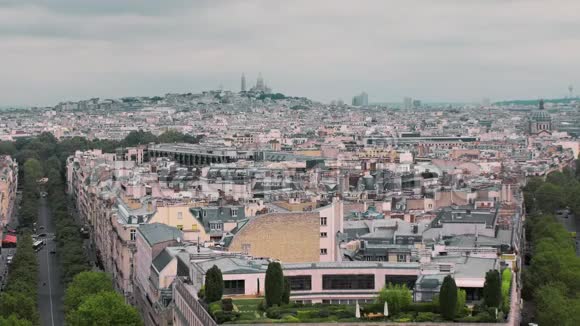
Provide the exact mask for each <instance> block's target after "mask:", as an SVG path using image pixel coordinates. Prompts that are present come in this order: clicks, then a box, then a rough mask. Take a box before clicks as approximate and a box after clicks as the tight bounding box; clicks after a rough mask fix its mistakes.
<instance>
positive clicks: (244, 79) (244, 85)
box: [242, 73, 246, 92]
mask: <svg viewBox="0 0 580 326" xmlns="http://www.w3.org/2000/svg"><path fill="white" fill-rule="evenodd" d="M245 91H246V75H245V74H243V73H242V92H245Z"/></svg>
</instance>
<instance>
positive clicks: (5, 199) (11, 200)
mask: <svg viewBox="0 0 580 326" xmlns="http://www.w3.org/2000/svg"><path fill="white" fill-rule="evenodd" d="M17 188H18V163H17V162H16V161H15V160H14V159H12V157H10V156H8V155H3V156H0V240H1V237H2V232H3V231H4V226H5V225H7V224H8V223H10V222H11V220H12V218H13V216H12V214H13V213H14V205H15V203H16V191H17Z"/></svg>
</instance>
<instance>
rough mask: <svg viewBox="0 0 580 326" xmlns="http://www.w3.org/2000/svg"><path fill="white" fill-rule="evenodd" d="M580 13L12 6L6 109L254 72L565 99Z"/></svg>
mask: <svg viewBox="0 0 580 326" xmlns="http://www.w3.org/2000/svg"><path fill="white" fill-rule="evenodd" d="M579 15H580V1H579V0H559V1H547V0H512V1H509V0H437V1H435V0H425V1H419V0H417V1H415V0H400V1H387V0H378V1H340V0H292V1H275V0H264V1H241V0H240V1H219V0H212V1H194V0H189V1H187V0H183V1H179V0H0V106H3V105H54V104H56V103H58V102H60V101H65V100H78V99H86V98H90V97H101V98H107V97H113V98H114V97H122V96H139V95H143V96H153V95H163V94H165V93H168V92H200V91H203V90H208V89H217V88H218V87H219V85H223V87H224V89H231V90H236V91H238V90H239V87H240V76H241V74H242V72H245V73H246V76H247V78H248V84H253V83H255V78H256V77H257V74H258V72H262V74H263V76H264V78H265V80H266V83H267V84H268V85H269V86H271V87H272V88H273V89H274V91H276V92H282V93H285V94H288V95H295V96H307V97H310V98H313V99H315V100H320V101H330V100H332V99H344V100H345V101H348V102H350V99H351V97H352V96H353V95H355V94H357V93H359V92H361V91H363V90H364V91H366V92H367V93H369V100H370V101H371V102H379V101H391V102H393V101H401V100H402V98H403V97H404V96H410V97H414V98H419V99H422V100H424V101H458V102H463V101H480V100H481V99H482V98H483V97H489V98H491V99H492V100H500V99H513V98H538V97H545V98H549V97H559V96H565V95H566V93H567V87H568V85H569V84H574V85H576V87H577V88H578V89H579V90H580V18H579V17H580V16H579ZM574 93H580V92H576V91H574Z"/></svg>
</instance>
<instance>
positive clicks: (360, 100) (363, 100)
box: [352, 92, 369, 106]
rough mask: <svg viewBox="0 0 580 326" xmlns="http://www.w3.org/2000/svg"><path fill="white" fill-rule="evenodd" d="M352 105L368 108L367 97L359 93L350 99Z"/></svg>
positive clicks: (365, 94)
mask: <svg viewBox="0 0 580 326" xmlns="http://www.w3.org/2000/svg"><path fill="white" fill-rule="evenodd" d="M352 105H354V106H368V105H369V95H368V94H367V93H365V92H362V93H360V94H359V95H356V96H355V97H353V98H352Z"/></svg>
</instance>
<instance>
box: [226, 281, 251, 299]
mask: <svg viewBox="0 0 580 326" xmlns="http://www.w3.org/2000/svg"><path fill="white" fill-rule="evenodd" d="M245 287H246V281H244V280H224V294H226V295H227V294H230V295H231V294H245V293H246V291H245Z"/></svg>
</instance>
